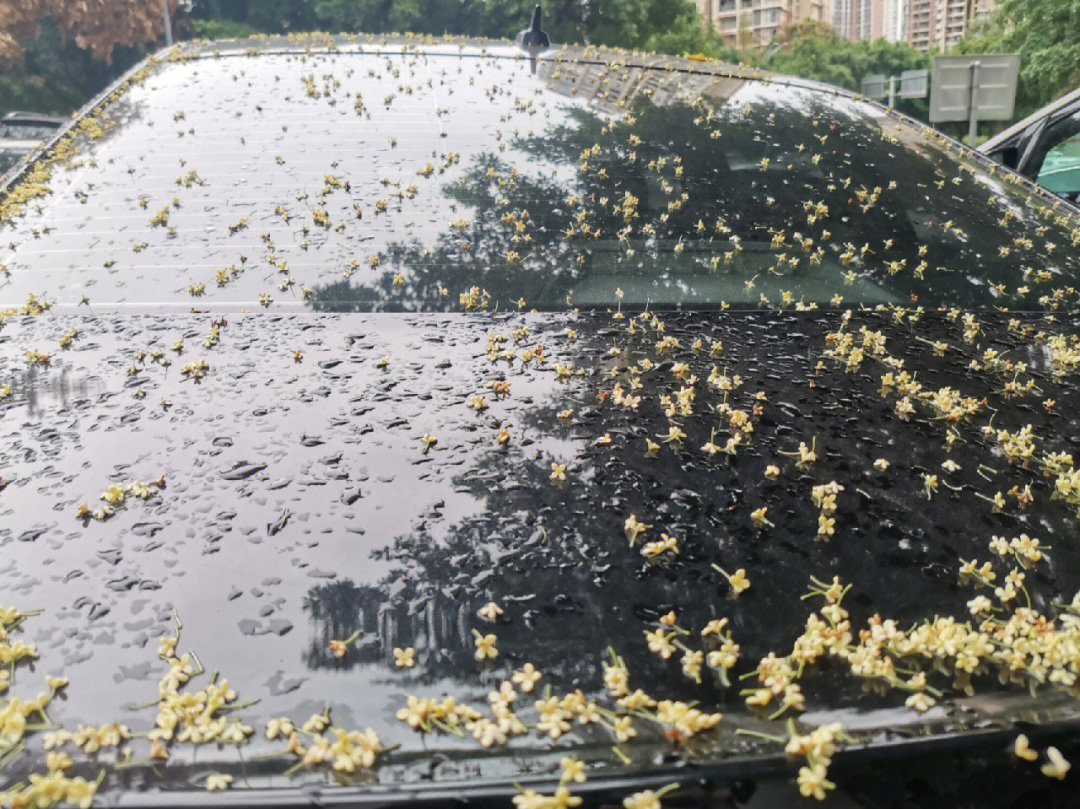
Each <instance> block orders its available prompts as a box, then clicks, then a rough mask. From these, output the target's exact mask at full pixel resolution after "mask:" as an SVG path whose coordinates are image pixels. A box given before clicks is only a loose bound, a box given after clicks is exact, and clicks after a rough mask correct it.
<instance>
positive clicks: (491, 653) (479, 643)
mask: <svg viewBox="0 0 1080 809" xmlns="http://www.w3.org/2000/svg"><path fill="white" fill-rule="evenodd" d="M497 640H498V638H496V637H495V636H494V635H481V634H480V633H479V632H478V631H477V630H475V629H474V630H473V643H474V645H475V646H476V652H475V654H474V655H473V656H474V657H475V658H476V659H477V660H481V661H483V660H487V659H489V658H490V659H494V658H496V657H498V656H499V650H498V649H496V648H495V641H497Z"/></svg>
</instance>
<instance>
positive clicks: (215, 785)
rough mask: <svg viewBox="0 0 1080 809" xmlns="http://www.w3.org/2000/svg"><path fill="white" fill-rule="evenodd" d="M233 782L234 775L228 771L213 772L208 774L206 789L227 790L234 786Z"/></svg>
mask: <svg viewBox="0 0 1080 809" xmlns="http://www.w3.org/2000/svg"><path fill="white" fill-rule="evenodd" d="M232 782H233V777H232V776H231V775H228V774H227V773H211V774H210V775H208V776H206V789H207V790H208V791H210V792H217V791H220V790H225V789H228V788H229V787H230V786H232Z"/></svg>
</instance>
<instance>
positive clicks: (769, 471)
mask: <svg viewBox="0 0 1080 809" xmlns="http://www.w3.org/2000/svg"><path fill="white" fill-rule="evenodd" d="M765 477H767V478H768V479H769V480H776V479H777V478H778V477H780V467H779V466H777V465H776V464H772V463H771V464H769V465H768V466H766V467H765Z"/></svg>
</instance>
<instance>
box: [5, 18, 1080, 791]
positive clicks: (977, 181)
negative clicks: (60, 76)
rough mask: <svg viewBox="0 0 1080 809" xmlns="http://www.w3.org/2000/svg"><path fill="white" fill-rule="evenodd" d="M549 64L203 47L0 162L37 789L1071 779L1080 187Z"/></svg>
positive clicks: (333, 44) (686, 68)
mask: <svg viewBox="0 0 1080 809" xmlns="http://www.w3.org/2000/svg"><path fill="white" fill-rule="evenodd" d="M533 55H534V57H535V58H529V57H526V56H525V55H523V54H522V53H521V52H520V51H519V50H517V49H515V48H513V47H511V46H509V45H508V44H505V43H500V42H479V41H457V40H438V39H435V40H433V39H428V38H420V37H386V38H363V37H341V38H331V37H327V36H323V35H309V36H299V35H298V36H292V37H289V38H286V39H261V38H259V39H253V40H251V41H246V42H239V43H217V44H185V45H183V46H180V47H178V48H176V49H171V50H169V51H166V52H165V53H163V54H161V55H159V56H157V57H154V58H152V59H150V60H148V61H147V62H145V63H144V64H142V65H140V66H139V67H137V68H136V69H135V70H133V71H132V72H131V73H130V74H129V75H128V76H126V77H125V78H124V79H123V80H122V81H120V82H119V83H118V84H117V85H116V86H115V87H113V88H111V89H110V90H109V91H108V92H106V93H105V94H104V95H103V96H102V97H101V98H100V99H98V101H97V102H96V103H95V104H93V105H91V106H90V107H89V108H87V109H86V110H84V111H83V113H82V114H80V116H79V117H78V118H77V120H76V121H75V122H74V123H73V125H72V126H71V127H70V129H68V130H67V131H65V132H64V134H62V135H61V136H60V137H58V138H57V139H55V140H54V141H53V142H52V143H50V145H49V147H48V149H47V150H46V152H45V153H44V154H43V155H41V156H40V157H38V158H37V159H35V160H34V161H33V162H32V163H30V164H29V165H27V166H25V167H24V168H23V169H22V170H21V171H20V173H19V174H18V176H16V177H14V178H12V179H11V180H10V181H9V182H8V184H7V185H6V186H5V187H4V188H3V189H2V191H0V245H3V254H2V255H0V263H2V265H3V268H4V272H3V280H0V308H2V309H3V321H2V325H3V328H2V330H0V360H2V365H0V418H2V421H0V425H2V432H0V475H2V476H3V479H2V480H0V488H2V490H0V549H2V551H0V589H2V592H3V597H2V599H0V602H2V604H0V606H3V607H4V609H2V610H0V624H2V628H3V631H2V632H0V661H2V662H4V663H5V664H6V668H4V669H2V670H0V687H3V688H4V690H5V693H4V694H3V696H0V745H3V746H0V767H2V769H0V788H2V789H3V790H6V792H5V793H4V798H3V801H4V803H3V805H4V806H20V807H41V806H46V805H52V804H53V803H54V802H56V801H67V802H69V803H74V804H79V805H84V806H86V805H89V803H90V802H91V801H92V800H95V797H96V799H97V800H98V801H100V802H101V803H102V804H103V805H116V806H165V805H169V806H190V805H203V804H206V803H213V804H214V805H219V806H230V805H237V806H239V805H247V806H251V805H259V806H264V805H265V806H315V805H330V804H334V805H337V804H356V805H360V804H363V805H380V806H382V805H390V804H403V803H408V804H410V805H415V804H431V805H439V806H444V805H445V806H450V805H461V804H462V803H467V804H471V805H477V806H480V805H492V806H495V805H498V806H507V805H508V804H509V803H510V801H511V800H512V801H513V802H514V804H515V805H516V806H517V807H518V809H562V808H563V807H574V806H577V805H579V803H581V802H583V801H584V802H585V803H584V805H587V806H596V807H600V806H608V805H612V804H616V805H617V804H618V803H619V802H620V801H624V802H625V806H626V807H627V809H655V807H656V806H657V805H659V803H660V802H661V801H662V802H663V804H664V805H665V806H667V807H671V808H674V807H679V806H690V805H694V806H704V805H709V806H783V805H797V804H800V803H806V802H807V800H806V797H804V796H807V797H811V798H819V799H826V800H827V801H828V802H829V803H830V804H831V805H835V806H852V805H859V806H873V807H879V806H880V807H885V806H918V805H923V806H938V805H948V806H1021V805H1024V806H1026V805H1035V804H1033V803H1032V802H1033V801H1036V802H1038V801H1041V802H1042V805H1050V806H1053V805H1057V806H1070V805H1072V803H1071V802H1072V801H1073V795H1074V792H1073V791H1072V789H1071V783H1070V781H1071V776H1070V777H1069V778H1066V773H1067V772H1068V766H1069V765H1068V758H1069V757H1070V756H1074V755H1075V753H1076V751H1077V749H1078V744H1077V735H1076V730H1077V724H1076V720H1077V717H1078V716H1080V711H1078V706H1077V702H1076V693H1077V690H1078V689H1077V683H1076V676H1077V674H1078V672H1080V601H1078V599H1077V597H1076V593H1077V590H1078V589H1080V546H1078V545H1077V543H1076V536H1077V533H1076V528H1077V510H1078V507H1080V469H1078V467H1077V466H1076V465H1075V462H1074V458H1075V457H1076V454H1077V452H1078V451H1080V445H1078V442H1080V431H1078V430H1077V413H1078V412H1080V393H1078V389H1077V378H1076V374H1077V372H1078V370H1080V337H1078V335H1077V317H1076V309H1077V288H1078V286H1077V281H1078V278H1080V256H1078V253H1077V246H1078V245H1080V219H1078V217H1077V213H1076V211H1075V209H1074V208H1073V207H1072V206H1070V205H1069V204H1067V203H1065V202H1063V201H1061V200H1059V199H1055V198H1053V197H1051V196H1050V195H1048V194H1046V193H1045V192H1043V191H1042V190H1041V189H1039V188H1038V187H1037V186H1035V185H1034V184H1032V183H1030V182H1028V181H1027V180H1025V179H1024V178H1022V177H1020V176H1019V175H1017V174H1015V173H1013V172H1011V171H1009V170H1007V169H1004V168H1002V167H1000V166H998V165H996V164H994V163H993V162H992V161H990V160H988V159H986V158H985V157H983V156H981V155H979V154H977V153H975V152H973V151H971V150H969V149H967V148H965V147H963V146H961V145H960V144H958V143H956V142H955V141H952V140H950V139H948V138H945V137H943V136H942V135H940V134H938V133H935V132H934V131H932V130H931V129H928V128H927V127H925V126H923V125H921V124H919V123H917V122H914V121H912V120H910V119H908V118H906V117H903V116H900V115H898V114H896V113H894V112H892V111H890V110H887V109H885V108H883V107H881V106H879V105H876V104H873V103H870V102H867V101H865V100H862V99H860V98H857V97H855V96H853V95H851V94H849V93H846V92H843V91H839V90H835V89H832V88H828V87H824V86H820V85H817V84H814V83H811V82H805V81H798V80H794V79H786V78H783V77H777V76H771V75H764V74H758V73H755V72H753V71H749V70H746V69H741V68H733V67H730V66H726V65H722V64H718V63H713V62H701V61H696V60H688V59H679V58H672V57H659V56H650V55H643V54H636V53H628V52H622V51H607V50H602V49H597V48H592V47H587V48H556V49H551V50H548V51H546V52H544V53H538V52H537V50H536V49H534V51H533ZM8 607H10V608H8ZM1060 779H1065V780H1060ZM676 785H677V786H676ZM204 789H210V790H214V791H215V794H214V795H213V796H209V797H208V796H205V795H204V794H202V791H203V790H204ZM218 790H220V792H219V791H218ZM800 793H801V794H800Z"/></svg>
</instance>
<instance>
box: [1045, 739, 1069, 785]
mask: <svg viewBox="0 0 1080 809" xmlns="http://www.w3.org/2000/svg"><path fill="white" fill-rule="evenodd" d="M1046 757H1047V758H1048V759H1049V761H1047V762H1046V763H1045V764H1043V765H1042V767H1041V768H1040V769H1041V771H1042V774H1043V775H1045V776H1046V777H1047V778H1057V779H1058V780H1063V779H1064V778H1065V776H1066V774H1068V772H1069V770H1070V769H1071V768H1072V765H1071V764H1069V762H1068V760H1067V759H1066V758H1065V756H1063V755H1061V751H1060V750H1058V749H1057V748H1056V747H1047V748H1046Z"/></svg>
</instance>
